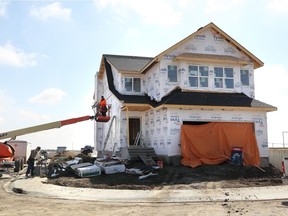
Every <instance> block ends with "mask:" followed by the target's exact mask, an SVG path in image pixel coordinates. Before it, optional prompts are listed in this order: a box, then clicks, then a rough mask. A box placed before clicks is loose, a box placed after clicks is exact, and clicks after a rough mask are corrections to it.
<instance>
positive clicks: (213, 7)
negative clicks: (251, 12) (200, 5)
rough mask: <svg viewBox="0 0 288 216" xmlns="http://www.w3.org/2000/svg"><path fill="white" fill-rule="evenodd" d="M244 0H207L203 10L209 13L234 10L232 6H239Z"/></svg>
mask: <svg viewBox="0 0 288 216" xmlns="http://www.w3.org/2000/svg"><path fill="white" fill-rule="evenodd" d="M244 2H245V1H244V0H233V1H231V0H217V1H216V0H207V2H206V9H205V12H206V13H207V14H211V13H219V12H224V11H228V10H230V9H233V10H234V8H237V7H239V6H240V5H242V4H243V3H244ZM219 15H220V14H219Z"/></svg>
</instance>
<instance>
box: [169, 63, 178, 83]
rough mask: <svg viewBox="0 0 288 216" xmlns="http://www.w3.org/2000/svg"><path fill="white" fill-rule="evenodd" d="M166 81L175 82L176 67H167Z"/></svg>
mask: <svg viewBox="0 0 288 216" xmlns="http://www.w3.org/2000/svg"><path fill="white" fill-rule="evenodd" d="M168 80H169V82H177V66H175V65H168Z"/></svg>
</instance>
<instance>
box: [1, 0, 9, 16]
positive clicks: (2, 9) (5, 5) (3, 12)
mask: <svg viewBox="0 0 288 216" xmlns="http://www.w3.org/2000/svg"><path fill="white" fill-rule="evenodd" d="M7 6H8V2H7V1H0V16H5V15H6V9H7Z"/></svg>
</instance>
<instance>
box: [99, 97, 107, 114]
mask: <svg viewBox="0 0 288 216" xmlns="http://www.w3.org/2000/svg"><path fill="white" fill-rule="evenodd" d="M99 106H100V112H101V114H102V116H106V112H107V104H106V100H105V98H104V96H101V100H100V102H99Z"/></svg>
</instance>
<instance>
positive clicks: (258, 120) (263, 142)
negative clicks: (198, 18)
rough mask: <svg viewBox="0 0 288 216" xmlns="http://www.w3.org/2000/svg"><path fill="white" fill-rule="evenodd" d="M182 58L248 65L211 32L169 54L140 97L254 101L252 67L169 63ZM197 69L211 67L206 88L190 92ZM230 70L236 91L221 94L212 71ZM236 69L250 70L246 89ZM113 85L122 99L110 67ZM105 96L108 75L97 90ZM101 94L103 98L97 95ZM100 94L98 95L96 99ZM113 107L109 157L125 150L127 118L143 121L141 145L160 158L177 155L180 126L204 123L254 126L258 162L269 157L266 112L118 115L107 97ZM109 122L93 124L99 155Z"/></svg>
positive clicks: (115, 104)
mask: <svg viewBox="0 0 288 216" xmlns="http://www.w3.org/2000/svg"><path fill="white" fill-rule="evenodd" d="M183 53H199V54H215V55H226V56H234V57H237V58H240V59H243V60H247V61H249V60H250V59H249V57H248V56H246V55H245V54H243V53H242V52H240V51H239V50H238V49H237V48H236V47H234V46H232V45H231V44H230V43H228V42H227V41H226V40H225V39H224V38H223V37H222V36H221V35H219V34H217V33H216V32H214V31H213V30H208V31H205V32H203V33H201V34H196V35H195V36H194V37H193V38H192V39H190V40H189V41H187V42H186V43H185V44H183V45H181V46H179V47H177V48H175V49H174V50H172V51H171V52H170V53H167V54H165V55H164V56H163V58H162V59H160V60H161V61H160V62H158V63H156V64H155V65H154V66H152V67H151V68H150V69H149V71H147V72H146V73H145V74H143V75H142V86H141V88H142V92H143V93H146V94H147V95H148V96H150V98H151V99H154V100H156V101H161V99H162V98H163V97H164V96H165V95H167V94H169V92H171V91H172V90H173V89H174V88H175V87H176V86H179V87H181V88H182V89H184V90H202V91H217V92H243V93H245V94H246V95H247V96H249V97H251V98H254V95H255V92H254V65H253V63H252V62H251V63H250V64H248V65H236V64H226V63H219V64H216V63H211V62H210V63H209V62H205V61H204V60H203V62H184V61H179V62H177V61H173V59H174V58H175V57H176V56H178V55H181V54H183ZM191 64H193V65H199V66H208V67H209V77H208V80H209V81H208V82H209V86H208V88H201V87H198V88H195V87H193V88H192V87H189V81H188V79H189V78H188V77H189V72H188V65H191ZM168 65H177V69H178V80H177V82H169V80H168V71H167V68H168ZM215 66H220V67H232V68H233V70H234V86H235V87H234V89H227V88H223V89H219V88H215V86H214V67H215ZM240 69H246V70H249V86H242V84H241V81H240ZM112 72H113V77H114V85H115V88H116V89H117V91H119V92H120V93H122V94H125V90H124V78H123V77H124V76H122V75H121V74H120V73H119V72H118V71H117V69H116V68H115V67H113V66H112ZM103 89H104V92H105V93H106V94H105V95H104V96H105V97H106V98H107V97H109V96H110V94H111V92H110V91H109V90H108V89H109V88H108V85H107V79H106V75H105V76H104V81H103V82H102V83H101V82H100V83H99V85H98V88H97V90H98V91H99V92H103ZM101 94H102V93H101ZM101 94H100V93H99V94H98V98H100V96H101ZM107 103H108V104H112V108H111V119H112V116H113V115H116V121H115V122H114V124H115V125H113V127H112V132H111V133H114V135H113V136H110V139H109V142H108V144H107V147H106V150H109V151H112V150H113V146H116V151H118V150H119V148H120V147H127V146H128V137H127V136H128V131H127V130H128V118H131V117H133V118H140V121H141V134H142V135H141V141H142V144H143V145H145V146H147V147H153V148H154V149H155V151H156V153H157V154H158V155H166V156H177V155H181V146H180V136H181V125H182V124H183V121H204V122H253V123H254V126H255V135H256V139H257V144H258V147H259V153H260V157H262V158H266V157H268V153H269V152H268V138H267V120H266V112H265V111H246V110H236V109H225V110H223V109H210V108H208V109H207V108H202V109H193V108H169V107H160V108H155V109H151V110H149V111H146V112H132V111H129V110H128V111H127V110H121V108H122V104H121V103H120V101H119V100H118V99H117V98H115V97H114V96H111V97H110V98H109V99H108V100H107ZM109 125H110V122H108V123H97V130H96V132H97V133H96V140H97V150H98V151H101V150H102V148H103V142H104V140H105V137H106V135H107V131H108V128H109Z"/></svg>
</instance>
